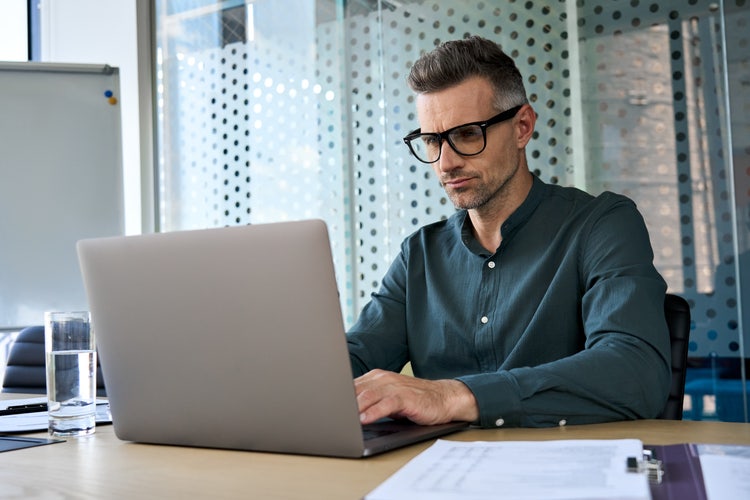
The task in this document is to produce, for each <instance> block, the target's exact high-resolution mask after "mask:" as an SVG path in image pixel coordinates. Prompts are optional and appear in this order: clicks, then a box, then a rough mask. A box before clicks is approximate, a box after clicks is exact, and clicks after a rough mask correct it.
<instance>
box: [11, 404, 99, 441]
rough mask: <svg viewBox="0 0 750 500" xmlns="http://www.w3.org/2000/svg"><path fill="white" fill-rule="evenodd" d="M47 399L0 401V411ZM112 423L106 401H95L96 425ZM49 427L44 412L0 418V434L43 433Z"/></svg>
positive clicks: (47, 418)
mask: <svg viewBox="0 0 750 500" xmlns="http://www.w3.org/2000/svg"><path fill="white" fill-rule="evenodd" d="M46 402H47V397H46V396H43V397H38V398H26V399H5V400H2V401H0V410H5V409H7V408H8V407H9V406H21V405H32V404H40V403H46ZM111 422H112V416H111V414H110V412H109V403H108V401H107V400H106V399H97V400H96V423H97V424H107V423H111ZM48 427H49V417H48V415H47V412H46V411H38V412H33V413H17V414H15V415H2V416H0V433H3V432H13V433H16V432H18V433H23V432H37V431H45V430H47V428H48Z"/></svg>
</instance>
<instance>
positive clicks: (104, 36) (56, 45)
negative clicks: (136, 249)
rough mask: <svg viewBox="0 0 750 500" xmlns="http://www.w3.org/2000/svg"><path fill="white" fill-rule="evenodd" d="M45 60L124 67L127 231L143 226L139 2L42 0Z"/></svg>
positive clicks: (123, 130)
mask: <svg viewBox="0 0 750 500" xmlns="http://www.w3.org/2000/svg"><path fill="white" fill-rule="evenodd" d="M39 8H40V13H41V16H40V18H41V27H40V32H41V33H40V35H41V58H42V61H44V62H63V63H91V64H109V65H110V66H116V67H118V68H119V70H120V92H121V96H120V105H121V107H120V110H121V115H122V150H123V168H124V194H125V232H126V233H128V234H135V233H140V232H141V144H140V143H141V141H140V137H139V113H138V110H139V93H138V58H137V53H138V51H137V47H138V43H137V24H136V2H135V1H132V0H39Z"/></svg>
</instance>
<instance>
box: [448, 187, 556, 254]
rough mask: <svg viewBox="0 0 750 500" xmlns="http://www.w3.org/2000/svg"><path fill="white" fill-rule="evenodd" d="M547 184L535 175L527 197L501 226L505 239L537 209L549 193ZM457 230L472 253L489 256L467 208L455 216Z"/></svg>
mask: <svg viewBox="0 0 750 500" xmlns="http://www.w3.org/2000/svg"><path fill="white" fill-rule="evenodd" d="M547 187H548V186H547V184H546V183H545V182H544V181H542V180H541V179H540V178H539V177H537V176H536V175H534V176H533V182H532V184H531V189H530V190H529V194H528V195H527V196H526V199H525V200H524V201H523V203H521V205H520V206H519V207H518V208H517V209H516V211H515V212H513V213H512V214H510V217H508V219H507V220H506V221H505V222H504V223H503V225H502V227H501V228H500V232H501V234H502V236H503V241H505V240H507V239H509V238H510V237H511V236H512V234H513V233H515V231H516V229H517V228H519V227H521V226H522V225H523V224H524V223H525V222H526V221H527V220H528V219H529V217H531V214H532V213H533V212H534V210H536V207H538V206H539V204H540V203H541V202H542V200H543V199H544V197H545V195H546V193H547ZM455 221H456V231H458V232H459V233H460V234H459V237H460V239H461V241H462V242H463V243H464V245H465V246H466V248H468V249H469V250H470V251H471V252H472V253H474V254H477V255H482V256H488V253H487V250H486V249H485V248H484V247H482V245H480V244H479V242H478V241H477V240H476V239H475V238H474V233H473V231H472V225H471V218H470V217H469V213H468V211H466V210H460V211H459V212H458V214H457V215H456V217H455Z"/></svg>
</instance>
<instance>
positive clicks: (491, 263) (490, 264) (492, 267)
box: [487, 261, 495, 269]
mask: <svg viewBox="0 0 750 500" xmlns="http://www.w3.org/2000/svg"><path fill="white" fill-rule="evenodd" d="M487 267H489V268H490V269H495V263H494V262H493V261H489V262H488V263H487Z"/></svg>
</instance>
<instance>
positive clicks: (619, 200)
mask: <svg viewBox="0 0 750 500" xmlns="http://www.w3.org/2000/svg"><path fill="white" fill-rule="evenodd" d="M546 187H547V189H546V196H545V198H546V199H547V200H548V201H553V200H557V201H558V202H563V203H570V204H575V205H578V206H581V207H584V206H585V207H586V209H587V210H593V209H604V210H606V209H608V208H611V207H615V206H617V205H623V204H624V205H632V206H635V202H633V200H632V199H631V198H629V197H628V196H626V195H623V194H619V193H615V192H612V191H603V192H601V193H598V194H592V193H589V192H587V191H584V190H582V189H579V188H577V187H573V186H560V185H557V184H547V186H546Z"/></svg>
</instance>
